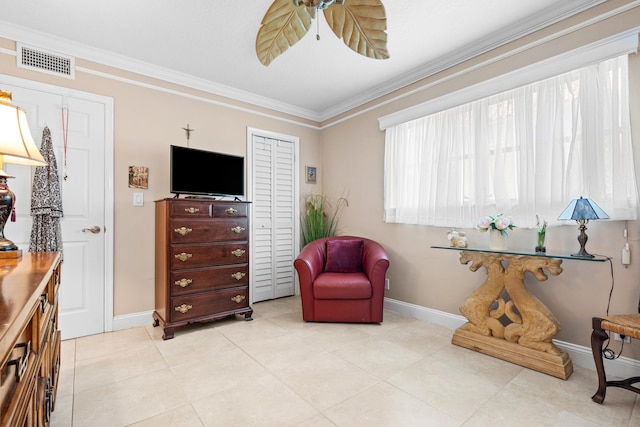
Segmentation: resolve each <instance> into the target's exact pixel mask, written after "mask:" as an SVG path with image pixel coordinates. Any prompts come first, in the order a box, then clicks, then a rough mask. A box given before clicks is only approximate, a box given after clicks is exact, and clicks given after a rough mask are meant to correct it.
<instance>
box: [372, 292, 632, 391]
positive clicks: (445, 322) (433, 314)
mask: <svg viewBox="0 0 640 427" xmlns="http://www.w3.org/2000/svg"><path fill="white" fill-rule="evenodd" d="M384 308H385V309H387V310H391V311H394V312H396V313H400V314H403V315H405V316H409V317H413V318H415V319H419V320H424V321H425V322H430V323H434V324H436V325H440V326H444V327H446V328H450V329H451V330H452V332H453V330H454V329H457V328H459V327H460V326H462V325H464V324H465V322H466V321H467V319H465V318H464V317H463V316H460V315H456V314H451V313H447V312H444V311H440V310H434V309H432V308H428V307H423V306H420V305H415V304H410V303H407V302H404V301H398V300H395V299H391V298H385V299H384ZM553 342H554V344H555V345H557V346H558V348H560V349H562V350H564V351H566V352H567V353H568V354H569V357H571V360H572V361H573V364H574V365H576V366H581V367H583V368H587V369H591V370H594V371H595V369H596V366H595V364H594V362H593V356H592V354H591V348H590V347H584V346H580V345H576V344H573V343H569V342H564V341H559V340H553ZM615 348H616V349H617V348H618V347H615ZM604 364H605V369H606V371H607V376H608V377H618V378H628V377H631V376H634V375H638V372H640V361H639V360H635V359H630V358H628V357H619V358H618V359H615V360H606V359H605V361H604ZM594 387H595V386H594ZM594 391H595V388H594Z"/></svg>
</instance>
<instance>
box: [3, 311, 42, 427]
mask: <svg viewBox="0 0 640 427" xmlns="http://www.w3.org/2000/svg"><path fill="white" fill-rule="evenodd" d="M35 317H36V315H35V312H34V313H33V314H32V317H31V320H30V321H29V323H28V324H27V325H26V328H25V329H24V330H23V331H22V333H21V334H20V335H19V336H18V339H17V341H16V344H15V345H14V346H13V349H12V350H11V351H10V352H9V356H8V359H7V361H6V362H5V363H4V365H3V366H2V368H1V374H0V414H1V415H2V417H3V422H4V418H5V416H6V413H7V412H20V411H19V408H16V407H13V408H9V407H10V406H12V405H14V406H15V405H19V404H20V401H22V400H25V399H26V397H25V396H24V393H25V390H24V389H25V387H26V385H27V383H28V382H29V381H30V380H32V377H33V371H34V369H35V362H36V355H37V353H36V348H35V346H36V345H37V344H36V343H35V342H34V339H35V338H36V337H37V335H38V332H36V330H37V328H38V325H37V324H36V319H35ZM38 351H39V349H38Z"/></svg>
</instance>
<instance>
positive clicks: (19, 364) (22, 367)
mask: <svg viewBox="0 0 640 427" xmlns="http://www.w3.org/2000/svg"><path fill="white" fill-rule="evenodd" d="M19 347H24V354H23V355H22V356H20V357H18V358H16V359H12V360H9V361H8V362H7V364H8V365H16V378H18V380H17V381H18V382H20V380H22V377H23V376H24V373H25V371H26V370H27V360H28V359H29V353H31V340H29V341H26V342H21V343H19V344H16V346H15V348H19Z"/></svg>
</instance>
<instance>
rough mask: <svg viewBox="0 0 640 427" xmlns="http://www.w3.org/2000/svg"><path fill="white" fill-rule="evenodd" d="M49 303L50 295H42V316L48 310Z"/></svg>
mask: <svg viewBox="0 0 640 427" xmlns="http://www.w3.org/2000/svg"><path fill="white" fill-rule="evenodd" d="M48 302H49V294H42V295H40V311H42V314H44V311H45V309H46V308H47V303H48Z"/></svg>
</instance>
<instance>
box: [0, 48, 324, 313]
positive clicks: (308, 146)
mask: <svg viewBox="0 0 640 427" xmlns="http://www.w3.org/2000/svg"><path fill="white" fill-rule="evenodd" d="M0 47H4V48H6V49H15V44H14V42H12V41H9V40H3V39H0ZM77 65H78V66H81V67H85V68H88V69H91V70H93V71H100V72H102V73H107V74H109V75H111V76H117V77H119V78H125V79H130V80H131V81H132V82H133V83H130V82H128V81H118V80H116V79H114V78H110V77H102V76H96V75H94V74H91V73H86V72H82V71H78V72H77V73H76V79H75V80H69V79H64V78H58V77H53V76H48V75H45V74H42V73H36V72H30V71H25V70H23V69H18V68H17V67H16V65H15V57H14V56H11V55H3V54H0V87H1V86H2V74H5V75H10V76H16V77H20V78H24V79H30V80H36V81H41V82H45V83H49V84H53V85H57V86H62V87H69V88H72V89H76V90H81V91H86V92H91V93H95V94H100V95H105V96H109V97H112V98H113V99H114V127H115V135H114V151H115V153H114V158H115V162H114V163H115V165H114V208H115V215H114V218H115V229H114V313H113V314H114V316H118V315H124V314H134V313H139V312H145V311H149V310H153V309H154V203H153V201H154V200H158V199H163V198H166V197H171V194H170V193H169V145H171V144H177V145H184V144H186V136H185V132H184V130H183V129H182V128H183V127H186V125H187V124H189V126H190V127H191V128H192V129H195V132H193V133H192V134H191V139H190V146H191V147H194V148H202V149H209V150H217V151H222V152H227V153H231V154H236V155H242V156H245V155H246V147H247V142H246V138H247V127H252V128H257V129H261V130H267V131H271V132H277V133H281V134H285V135H292V136H297V137H299V138H300V177H301V178H300V179H301V188H302V189H303V190H304V191H309V187H308V185H307V184H305V183H304V173H303V171H304V165H314V166H316V167H318V168H319V169H322V164H321V156H320V144H319V131H318V130H317V124H313V123H309V122H308V121H306V120H303V119H296V118H294V123H291V119H292V118H291V117H289V116H286V115H284V114H278V113H274V112H272V111H266V110H264V109H260V108H257V107H252V106H249V105H243V104H241V103H238V102H234V101H231V100H229V99H225V98H221V97H216V96H212V95H210V94H206V93H202V92H198V91H195V90H191V89H187V88H184V87H178V86H175V85H171V84H167V83H165V82H158V81H154V80H152V79H148V78H142V77H140V76H136V75H133V74H130V73H124V72H122V71H118V70H115V69H110V68H108V67H104V66H100V65H97V64H93V63H88V62H86V61H82V60H77ZM140 83H144V84H146V85H150V86H151V87H143V86H142V85H140ZM160 88H162V89H171V90H173V91H177V94H173V93H167V92H166V91H164V90H160ZM220 103H222V104H226V105H219V104H220ZM229 106H233V107H242V108H243V110H239V109H236V108H231V107H229ZM247 109H248V110H254V111H256V112H257V113H260V114H253V113H251V112H247V111H246V110H247ZM265 114H267V116H265ZM269 115H272V116H275V117H270V116H269ZM279 118H282V119H283V120H280V119H279ZM295 121H297V122H298V123H300V124H295ZM303 124H310V125H311V126H303ZM133 165H136V166H146V167H148V168H149V189H148V190H139V189H135V190H134V189H131V188H129V187H128V167H129V166H133ZM314 187H318V188H320V187H321V184H317V185H315V186H314ZM134 191H136V192H140V191H142V192H143V194H144V207H142V208H140V207H134V206H133V192H134Z"/></svg>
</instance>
